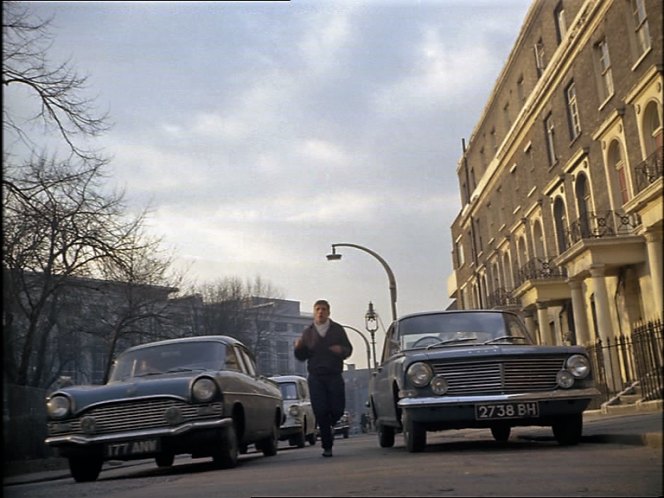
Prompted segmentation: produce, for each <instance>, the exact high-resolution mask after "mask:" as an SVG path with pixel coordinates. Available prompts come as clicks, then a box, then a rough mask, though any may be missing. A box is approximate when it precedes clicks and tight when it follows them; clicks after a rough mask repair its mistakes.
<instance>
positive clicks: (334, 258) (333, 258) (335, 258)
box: [325, 252, 341, 261]
mask: <svg viewBox="0 0 664 498" xmlns="http://www.w3.org/2000/svg"><path fill="white" fill-rule="evenodd" d="M325 257H326V258H327V260H328V261H338V260H340V259H341V254H336V253H334V252H333V253H332V254H328V255H327V256H325Z"/></svg>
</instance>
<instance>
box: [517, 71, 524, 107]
mask: <svg viewBox="0 0 664 498" xmlns="http://www.w3.org/2000/svg"><path fill="white" fill-rule="evenodd" d="M516 96H517V98H518V99H519V104H521V105H523V104H525V103H526V89H525V87H524V82H523V75H521V76H519V79H518V80H517V82H516Z"/></svg>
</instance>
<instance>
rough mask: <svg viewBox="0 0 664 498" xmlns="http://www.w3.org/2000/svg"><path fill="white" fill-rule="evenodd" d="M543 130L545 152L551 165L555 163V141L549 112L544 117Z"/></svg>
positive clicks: (551, 117)
mask: <svg viewBox="0 0 664 498" xmlns="http://www.w3.org/2000/svg"><path fill="white" fill-rule="evenodd" d="M544 132H545V134H546V152H547V155H548V157H549V165H550V166H553V165H554V164H555V163H556V160H557V156H556V143H555V136H554V126H553V116H552V115H551V114H549V115H548V116H547V117H546V118H545V119H544Z"/></svg>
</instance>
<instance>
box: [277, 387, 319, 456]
mask: <svg viewBox="0 0 664 498" xmlns="http://www.w3.org/2000/svg"><path fill="white" fill-rule="evenodd" d="M270 380H272V381H274V382H276V384H277V385H278V386H279V389H280V390H281V396H282V398H283V400H284V413H285V414H286V420H285V421H284V423H283V424H281V435H280V437H279V439H280V440H281V441H288V443H289V444H290V445H291V446H297V447H298V448H303V447H304V446H305V441H308V442H309V444H311V445H314V444H316V417H315V416H314V410H313V408H312V407H311V398H310V397H309V384H308V383H307V379H305V378H304V377H300V376H298V375H279V376H274V377H270Z"/></svg>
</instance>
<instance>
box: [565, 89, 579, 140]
mask: <svg viewBox="0 0 664 498" xmlns="http://www.w3.org/2000/svg"><path fill="white" fill-rule="evenodd" d="M565 99H566V100H567V121H568V125H569V138H570V140H574V139H575V138H576V137H578V136H579V135H580V134H581V121H580V120H579V108H578V106H577V102H576V87H575V86H574V82H573V81H572V82H571V83H570V84H569V86H568V87H567V89H566V90H565Z"/></svg>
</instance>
